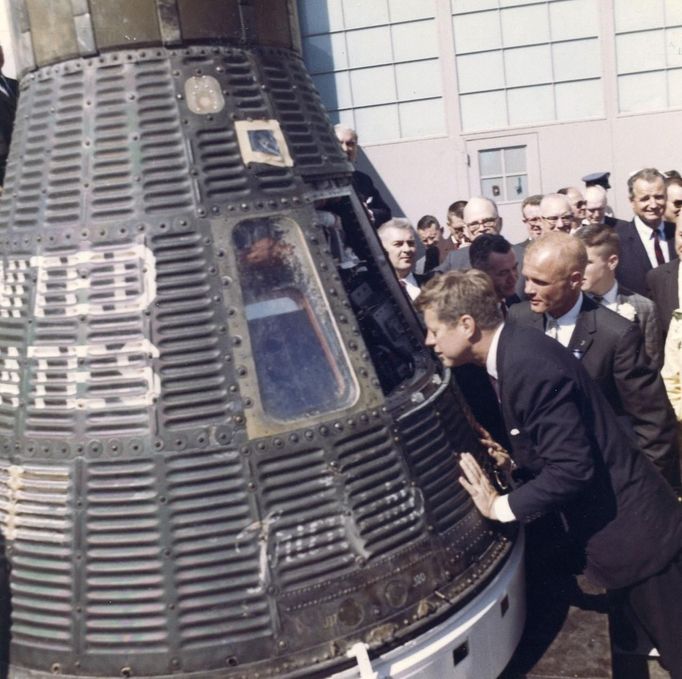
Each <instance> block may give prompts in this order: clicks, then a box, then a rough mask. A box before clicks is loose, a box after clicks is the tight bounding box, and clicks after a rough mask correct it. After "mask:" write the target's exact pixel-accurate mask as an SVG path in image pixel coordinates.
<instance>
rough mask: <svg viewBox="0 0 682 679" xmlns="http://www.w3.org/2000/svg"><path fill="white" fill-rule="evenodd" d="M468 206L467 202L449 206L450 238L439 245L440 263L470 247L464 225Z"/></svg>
mask: <svg viewBox="0 0 682 679" xmlns="http://www.w3.org/2000/svg"><path fill="white" fill-rule="evenodd" d="M466 204H467V201H466V200H456V201H455V202H454V203H451V204H450V205H449V206H448V214H447V218H446V222H445V228H446V231H447V232H448V233H447V236H448V237H447V238H443V239H442V240H441V241H439V243H438V253H439V259H438V261H439V263H440V262H444V261H445V260H446V258H447V256H448V255H449V254H450V253H451V252H454V251H455V250H459V249H460V248H466V247H468V246H469V245H470V241H469V237H468V236H467V233H466V225H465V224H464V208H465V207H466Z"/></svg>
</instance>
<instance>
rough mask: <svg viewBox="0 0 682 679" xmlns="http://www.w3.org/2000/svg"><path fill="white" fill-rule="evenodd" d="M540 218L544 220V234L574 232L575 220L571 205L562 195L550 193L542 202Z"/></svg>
mask: <svg viewBox="0 0 682 679" xmlns="http://www.w3.org/2000/svg"><path fill="white" fill-rule="evenodd" d="M540 217H541V219H542V233H549V232H550V231H563V232H564V233H570V232H571V231H572V230H573V226H574V223H575V218H574V216H573V210H572V208H571V203H570V202H569V200H568V198H566V196H564V195H562V194H560V193H548V194H547V195H546V196H543V198H542V200H541V201H540Z"/></svg>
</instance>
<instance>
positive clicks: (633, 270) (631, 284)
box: [615, 168, 677, 295]
mask: <svg viewBox="0 0 682 679" xmlns="http://www.w3.org/2000/svg"><path fill="white" fill-rule="evenodd" d="M628 192H629V194H630V204H631V205H632V210H633V212H634V213H635V216H634V218H633V220H632V221H631V222H627V223H626V222H619V223H617V224H616V226H615V229H616V233H617V234H618V235H619V236H620V265H619V267H618V271H617V273H616V277H617V278H618V282H619V283H621V284H622V285H623V286H625V287H626V288H628V290H632V291H633V292H637V293H639V294H640V295H646V292H647V288H646V280H645V279H646V274H647V272H648V271H651V269H654V268H656V267H657V266H660V265H661V264H665V263H666V262H669V261H670V260H671V259H674V258H675V257H676V256H677V255H676V254H675V248H674V246H673V234H674V231H675V225H674V224H670V223H669V222H665V221H664V220H663V213H664V211H665V202H666V191H665V177H664V176H663V175H662V174H661V173H660V172H659V171H658V170H656V169H654V168H645V169H643V170H640V171H639V172H636V173H635V174H633V175H632V176H631V177H630V179H628Z"/></svg>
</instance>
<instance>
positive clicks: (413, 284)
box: [402, 273, 421, 302]
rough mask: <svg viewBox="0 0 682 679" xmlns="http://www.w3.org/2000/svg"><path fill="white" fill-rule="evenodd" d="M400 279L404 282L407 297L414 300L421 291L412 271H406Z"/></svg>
mask: <svg viewBox="0 0 682 679" xmlns="http://www.w3.org/2000/svg"><path fill="white" fill-rule="evenodd" d="M402 280H403V281H404V282H405V291H406V292H407V295H408V297H409V298H410V299H411V300H412V301H413V302H414V300H415V299H417V297H419V293H420V292H421V290H420V289H419V284H418V283H417V279H416V278H415V277H414V274H413V273H408V274H407V276H405V278H403V279H402Z"/></svg>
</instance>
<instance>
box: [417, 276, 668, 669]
mask: <svg viewBox="0 0 682 679" xmlns="http://www.w3.org/2000/svg"><path fill="white" fill-rule="evenodd" d="M417 307H418V309H419V310H420V311H422V313H423V314H424V321H425V323H426V327H427V338H426V343H427V345H429V346H432V347H433V348H434V350H435V351H436V353H437V354H438V355H439V356H440V358H441V360H442V361H443V363H444V364H445V365H446V366H449V367H454V366H459V365H463V364H466V363H474V364H477V365H479V366H481V367H485V368H486V370H487V373H488V375H489V376H490V379H491V381H492V382H494V384H495V385H496V389H497V393H498V395H499V400H500V403H501V407H502V414H503V418H504V423H505V425H506V429H507V431H508V432H509V438H510V440H511V445H512V447H511V451H510V452H511V455H512V458H513V460H514V462H515V463H516V465H517V467H518V468H519V470H520V471H523V472H525V474H526V475H527V476H529V477H531V478H530V480H528V481H527V482H526V483H525V484H523V485H521V486H518V487H515V488H514V489H513V490H512V491H511V492H510V493H509V494H507V495H499V494H498V493H497V491H496V490H495V489H494V488H493V486H492V484H491V483H490V481H489V480H488V479H487V477H486V476H485V474H484V473H483V471H482V470H481V468H480V466H478V464H477V463H476V461H475V459H474V458H473V457H472V456H471V455H469V454H467V453H464V454H463V455H462V457H461V461H460V465H461V467H462V470H463V473H464V477H463V478H462V479H461V482H462V485H463V486H464V488H465V489H466V490H467V491H468V492H469V494H470V495H471V497H472V499H473V501H474V503H475V504H476V506H477V507H478V509H479V510H480V511H481V513H482V514H483V515H484V516H486V517H488V518H489V519H491V520H497V521H503V522H504V521H514V520H517V521H521V522H530V521H533V520H534V519H536V518H538V517H540V516H542V515H545V514H548V513H551V512H554V511H560V512H561V513H562V515H563V517H564V520H565V525H566V527H567V530H568V533H569V536H570V537H571V538H572V539H573V540H574V541H575V543H576V545H578V546H579V547H580V548H581V550H582V551H583V554H584V573H585V575H586V576H587V577H588V578H589V579H590V580H592V581H593V582H594V583H595V584H597V585H599V586H602V587H605V588H607V589H610V590H619V591H620V593H621V594H622V595H623V597H624V598H625V599H626V600H627V601H628V603H629V604H630V606H631V607H632V609H633V611H634V613H635V615H636V617H637V618H638V620H639V622H640V623H641V624H642V626H643V627H644V629H645V630H646V631H647V632H648V634H649V635H650V637H651V639H652V640H653V642H654V643H655V644H656V646H657V648H658V650H659V652H660V655H661V659H662V661H663V663H664V664H665V665H666V667H667V668H668V670H669V671H670V672H671V673H672V676H673V677H674V678H675V679H680V678H681V677H682V644H680V639H679V634H680V630H681V629H682V607H681V606H680V605H679V602H680V601H681V600H682V558H681V555H682V506H680V504H679V503H678V502H677V499H676V498H675V496H674V494H673V493H672V492H671V490H670V488H668V487H667V486H666V484H665V482H664V481H663V480H662V479H661V478H660V476H659V475H658V474H657V473H656V472H655V470H654V469H653V467H652V466H651V465H650V464H649V462H648V461H647V460H646V458H645V457H644V456H643V455H642V454H641V452H640V451H639V450H638V449H637V447H636V445H635V444H634V442H633V439H632V438H631V437H629V436H628V435H627V434H626V432H625V431H624V430H623V429H621V427H620V426H619V425H618V422H617V420H616V418H615V417H614V415H613V412H612V411H611V409H610V408H609V406H608V404H607V403H606V402H605V400H604V398H603V396H602V394H601V393H600V391H599V389H597V388H596V386H595V385H594V383H593V382H592V380H590V378H589V376H588V375H587V373H586V372H585V370H584V369H583V367H582V366H581V365H580V363H579V362H578V361H576V360H575V359H573V358H572V357H571V355H570V354H569V353H568V352H567V351H566V350H565V349H564V348H562V347H561V346H559V344H558V343H556V342H554V341H551V340H550V339H548V338H547V337H545V336H543V335H542V334H541V333H538V332H536V331H534V330H532V329H530V328H525V327H522V326H519V325H516V324H513V323H508V324H504V323H503V322H502V315H501V312H500V309H499V307H498V305H497V303H496V299H495V295H494V292H493V289H492V284H491V282H490V280H489V278H488V277H487V276H486V275H485V274H483V273H482V272H478V271H466V272H454V271H453V272H450V273H448V274H445V275H444V276H440V277H438V278H435V279H434V280H433V281H431V282H429V283H428V284H427V285H426V286H425V289H424V291H423V292H422V296H421V297H420V299H419V301H418V303H417Z"/></svg>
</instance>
